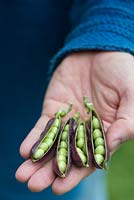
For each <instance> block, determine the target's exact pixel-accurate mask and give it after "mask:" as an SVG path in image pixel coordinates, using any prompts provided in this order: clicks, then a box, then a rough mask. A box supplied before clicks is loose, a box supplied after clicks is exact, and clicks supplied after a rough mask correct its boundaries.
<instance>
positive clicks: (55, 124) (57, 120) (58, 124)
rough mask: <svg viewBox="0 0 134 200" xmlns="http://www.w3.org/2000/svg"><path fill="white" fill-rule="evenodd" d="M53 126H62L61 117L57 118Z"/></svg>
mask: <svg viewBox="0 0 134 200" xmlns="http://www.w3.org/2000/svg"><path fill="white" fill-rule="evenodd" d="M53 126H55V127H59V126H60V120H59V119H55V121H54V123H53Z"/></svg>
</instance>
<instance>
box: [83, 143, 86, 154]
mask: <svg viewBox="0 0 134 200" xmlns="http://www.w3.org/2000/svg"><path fill="white" fill-rule="evenodd" d="M82 151H83V152H84V153H85V154H86V145H84V146H83V148H82Z"/></svg>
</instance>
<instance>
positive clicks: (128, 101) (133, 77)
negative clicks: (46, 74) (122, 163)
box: [16, 52, 134, 194]
mask: <svg viewBox="0 0 134 200" xmlns="http://www.w3.org/2000/svg"><path fill="white" fill-rule="evenodd" d="M84 95H86V96H87V97H88V98H89V100H90V101H91V102H93V104H94V107H95V108H96V110H97V111H98V113H99V114H100V116H101V118H102V120H103V122H104V126H105V129H106V131H107V139H108V147H109V149H110V151H111V152H112V151H114V150H115V149H116V148H117V147H118V145H119V144H120V143H122V142H124V141H126V140H128V139H130V138H132V137H134V131H133V130H134V59H133V56H131V55H129V54H127V53H119V52H83V53H81V52H80V53H74V54H72V55H70V56H68V57H67V58H66V59H64V60H63V62H62V63H61V64H60V65H59V67H58V68H57V70H56V71H55V73H54V75H53V77H52V80H51V82H50V84H49V87H48V90H47V93H46V96H45V99H44V104H43V111H42V115H41V117H40V119H39V120H38V122H37V124H36V125H35V127H34V128H33V129H32V130H31V132H30V133H29V135H28V136H27V137H26V139H25V140H24V141H23V143H22V144H21V147H20V154H21V156H22V157H23V158H25V159H27V160H26V161H25V162H24V163H23V164H22V165H21V166H20V167H19V168H18V170H17V172H16V178H17V179H18V180H19V181H21V182H28V187H29V189H30V190H31V191H36V192H37V191H41V190H43V189H45V188H47V187H48V186H50V185H51V186H52V189H53V191H54V192H55V193H57V194H63V193H65V192H67V191H69V190H71V189H72V188H73V187H75V186H76V185H77V184H78V183H79V182H80V181H81V180H82V179H83V178H84V177H86V176H88V175H90V174H91V173H92V172H93V171H94V169H93V168H88V169H87V168H86V169H85V168H77V167H75V166H73V167H72V169H71V171H70V173H69V174H68V176H67V177H66V178H65V179H63V178H59V177H56V176H55V174H54V172H53V169H52V160H51V161H49V162H48V163H46V164H43V163H34V164H33V163H32V162H31V160H30V159H29V152H30V149H31V147H32V145H33V144H34V143H35V141H36V140H37V139H38V137H39V135H40V133H41V132H42V131H43V129H44V127H45V124H46V122H47V121H48V120H49V119H50V118H51V117H52V115H53V114H54V113H55V112H56V111H57V109H58V108H59V107H61V106H62V107H63V108H66V107H67V104H68V102H70V101H71V102H72V103H73V104H74V110H73V112H75V111H76V110H79V111H80V112H81V113H82V114H83V113H85V108H84V106H83V102H82V98H83V96H84ZM83 115H84V114H83Z"/></svg>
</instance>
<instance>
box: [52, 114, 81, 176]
mask: <svg viewBox="0 0 134 200" xmlns="http://www.w3.org/2000/svg"><path fill="white" fill-rule="evenodd" d="M78 118H79V113H76V114H75V115H74V117H72V118H70V119H68V120H67V121H66V122H65V123H64V125H63V127H62V129H61V132H60V135H59V139H58V145H57V149H56V154H55V157H54V165H53V166H54V171H55V173H56V174H57V175H58V176H60V177H63V178H64V177H66V176H67V173H68V172H69V170H70V169H71V166H72V160H71V147H70V146H71V140H72V136H73V134H74V129H75V127H76V121H77V120H78Z"/></svg>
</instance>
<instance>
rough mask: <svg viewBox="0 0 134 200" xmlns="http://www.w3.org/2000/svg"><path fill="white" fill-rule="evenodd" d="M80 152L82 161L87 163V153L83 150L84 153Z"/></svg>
mask: <svg viewBox="0 0 134 200" xmlns="http://www.w3.org/2000/svg"><path fill="white" fill-rule="evenodd" d="M78 154H79V156H80V159H81V160H82V163H84V164H85V163H86V162H87V158H86V156H85V154H84V153H83V152H82V153H80V152H79V153H78Z"/></svg>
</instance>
